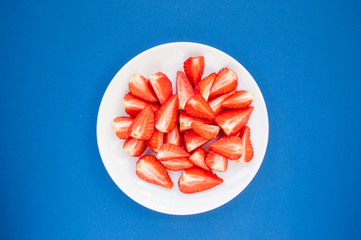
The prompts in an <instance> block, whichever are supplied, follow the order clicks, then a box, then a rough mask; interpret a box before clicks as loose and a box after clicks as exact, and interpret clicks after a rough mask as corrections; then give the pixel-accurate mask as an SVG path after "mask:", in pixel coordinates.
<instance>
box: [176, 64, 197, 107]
mask: <svg viewBox="0 0 361 240" xmlns="http://www.w3.org/2000/svg"><path fill="white" fill-rule="evenodd" d="M177 94H178V97H179V109H184V106H185V105H186V102H187V101H188V99H189V98H190V97H192V96H193V95H194V90H193V86H192V84H191V83H190V82H189V80H188V78H187V76H186V75H185V74H184V72H181V71H178V72H177Z"/></svg>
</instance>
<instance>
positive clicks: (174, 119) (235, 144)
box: [113, 56, 253, 193]
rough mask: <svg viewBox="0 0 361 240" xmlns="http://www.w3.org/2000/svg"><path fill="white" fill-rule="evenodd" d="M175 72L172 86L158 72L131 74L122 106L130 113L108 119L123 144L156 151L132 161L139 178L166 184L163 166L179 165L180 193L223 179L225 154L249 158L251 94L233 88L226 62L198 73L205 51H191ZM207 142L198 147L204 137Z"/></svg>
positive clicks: (138, 151)
mask: <svg viewBox="0 0 361 240" xmlns="http://www.w3.org/2000/svg"><path fill="white" fill-rule="evenodd" d="M183 67H184V72H182V71H178V72H177V79H176V82H177V91H176V94H173V89H172V83H171V81H170V80H169V78H168V77H167V76H166V75H165V74H164V73H161V72H157V73H155V74H153V75H150V76H149V78H148V79H146V78H145V77H143V76H141V75H139V74H134V75H133V76H132V78H131V80H130V82H129V91H130V92H129V93H128V94H126V95H125V96H124V99H123V106H124V109H125V111H126V113H128V114H129V117H117V118H115V119H114V120H113V129H114V131H115V133H116V135H117V136H118V137H119V138H120V139H126V140H125V142H124V145H123V149H124V150H125V151H126V152H127V153H128V154H129V155H130V156H133V157H140V156H141V155H142V154H143V153H144V151H145V150H146V148H147V147H148V148H149V149H150V150H151V151H153V152H154V153H155V155H156V156H153V155H143V156H141V157H140V158H139V160H138V161H137V163H136V174H137V176H138V177H139V178H141V179H143V180H145V181H147V182H149V183H153V184H157V185H160V186H162V187H165V188H168V189H171V188H172V187H173V182H172V180H171V178H170V177H169V175H168V172H167V170H171V171H183V173H182V175H181V176H180V178H179V180H178V186H179V190H180V191H181V192H183V193H195V192H201V191H204V190H207V189H210V188H213V187H215V186H217V185H219V184H221V183H222V182H223V180H222V179H221V178H220V177H218V176H217V175H216V174H214V173H213V172H212V171H218V172H225V171H226V170H227V167H228V160H232V161H237V162H249V161H251V160H252V158H253V147H252V144H251V140H250V128H249V127H248V126H246V124H247V122H248V119H249V117H250V116H251V113H252V111H253V107H252V106H250V104H251V103H252V101H253V94H252V93H250V92H248V91H243V90H242V91H237V90H236V88H237V84H238V79H237V75H236V74H235V73H234V72H233V71H232V70H230V69H228V68H222V69H221V70H220V71H219V72H218V73H212V74H210V75H209V76H207V77H205V78H203V79H202V75H203V71H204V57H203V56H199V57H190V58H188V59H187V60H186V61H185V62H184V65H183ZM209 142H211V143H210V145H209V147H207V148H202V146H203V145H205V144H206V143H209Z"/></svg>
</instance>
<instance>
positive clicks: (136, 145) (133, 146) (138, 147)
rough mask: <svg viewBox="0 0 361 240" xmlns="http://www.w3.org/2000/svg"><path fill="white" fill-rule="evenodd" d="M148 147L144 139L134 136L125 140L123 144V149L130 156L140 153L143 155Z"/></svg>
mask: <svg viewBox="0 0 361 240" xmlns="http://www.w3.org/2000/svg"><path fill="white" fill-rule="evenodd" d="M146 148H147V144H146V143H145V141H144V140H139V139H136V138H132V137H130V138H128V139H127V140H125V142H124V144H123V149H124V150H125V151H126V152H127V153H128V154H129V155H130V156H133V157H139V156H140V155H142V154H143V152H144V151H145V149H146Z"/></svg>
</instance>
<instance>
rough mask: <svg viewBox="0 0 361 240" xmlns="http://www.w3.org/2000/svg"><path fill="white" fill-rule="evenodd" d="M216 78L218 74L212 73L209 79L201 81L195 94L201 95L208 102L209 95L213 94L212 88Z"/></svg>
mask: <svg viewBox="0 0 361 240" xmlns="http://www.w3.org/2000/svg"><path fill="white" fill-rule="evenodd" d="M215 77H216V73H211V74H210V75H209V76H208V77H205V78H204V79H203V80H201V81H200V82H199V83H198V84H197V86H196V88H195V90H194V91H195V93H200V94H201V95H202V96H203V98H204V99H205V100H206V101H208V98H209V95H210V94H211V88H212V85H213V82H214V79H215Z"/></svg>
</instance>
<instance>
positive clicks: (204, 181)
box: [178, 167, 223, 193]
mask: <svg viewBox="0 0 361 240" xmlns="http://www.w3.org/2000/svg"><path fill="white" fill-rule="evenodd" d="M222 182H223V179H222V178H220V177H218V176H217V175H216V174H214V173H212V172H210V171H207V170H204V169H202V168H199V167H191V168H189V169H185V170H184V172H183V174H182V175H181V176H180V178H179V180H178V186H179V190H180V191H181V192H182V193H196V192H202V191H205V190H208V189H211V188H213V187H215V186H217V185H219V184H221V183H222Z"/></svg>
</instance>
